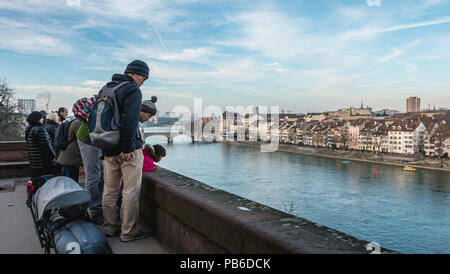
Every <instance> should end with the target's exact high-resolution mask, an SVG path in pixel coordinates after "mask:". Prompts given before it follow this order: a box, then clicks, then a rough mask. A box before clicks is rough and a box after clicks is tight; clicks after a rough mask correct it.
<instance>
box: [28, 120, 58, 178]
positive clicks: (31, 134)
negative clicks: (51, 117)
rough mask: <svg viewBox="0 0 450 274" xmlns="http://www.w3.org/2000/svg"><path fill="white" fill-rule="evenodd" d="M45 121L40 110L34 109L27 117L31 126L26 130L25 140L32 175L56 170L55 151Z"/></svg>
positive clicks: (45, 173)
mask: <svg viewBox="0 0 450 274" xmlns="http://www.w3.org/2000/svg"><path fill="white" fill-rule="evenodd" d="M43 121H44V117H43V115H42V113H40V112H39V111H33V112H32V113H31V114H30V115H29V116H28V118H27V122H28V124H29V126H28V127H27V128H26V130H25V140H26V143H27V152H28V159H29V162H30V168H31V176H32V177H39V176H42V175H47V174H54V172H55V163H54V159H55V151H54V150H53V146H52V142H51V140H50V136H49V135H48V132H47V130H46V129H45V127H44V125H43V124H42V122H43Z"/></svg>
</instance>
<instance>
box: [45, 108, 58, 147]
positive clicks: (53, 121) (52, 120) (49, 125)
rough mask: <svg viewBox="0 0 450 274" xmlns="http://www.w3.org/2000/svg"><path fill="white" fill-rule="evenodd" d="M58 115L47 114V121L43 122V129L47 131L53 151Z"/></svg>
mask: <svg viewBox="0 0 450 274" xmlns="http://www.w3.org/2000/svg"><path fill="white" fill-rule="evenodd" d="M58 126H59V123H58V115H57V114H56V113H49V114H48V115H47V120H46V122H45V128H46V129H47V132H48V135H50V140H51V141H52V144H53V149H55V133H56V129H57V128H58Z"/></svg>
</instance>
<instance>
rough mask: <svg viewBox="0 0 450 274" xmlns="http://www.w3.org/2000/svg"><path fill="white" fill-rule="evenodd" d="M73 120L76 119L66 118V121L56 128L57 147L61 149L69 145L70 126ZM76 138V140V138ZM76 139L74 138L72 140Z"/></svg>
mask: <svg viewBox="0 0 450 274" xmlns="http://www.w3.org/2000/svg"><path fill="white" fill-rule="evenodd" d="M73 120H75V119H70V120H66V121H64V122H62V123H61V124H60V125H59V126H58V128H57V129H56V134H55V147H56V149H58V150H59V151H62V150H65V149H66V148H67V146H68V145H69V143H68V139H69V128H70V124H71V123H72V122H73ZM74 140H76V139H74ZM74 140H72V142H73V141H74Z"/></svg>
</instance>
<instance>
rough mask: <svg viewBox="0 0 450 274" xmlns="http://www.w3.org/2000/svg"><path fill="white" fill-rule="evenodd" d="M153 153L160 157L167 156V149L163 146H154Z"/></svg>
mask: <svg viewBox="0 0 450 274" xmlns="http://www.w3.org/2000/svg"><path fill="white" fill-rule="evenodd" d="M153 151H155V154H156V155H158V156H162V157H165V156H166V149H165V148H164V147H163V146H162V145H154V146H153Z"/></svg>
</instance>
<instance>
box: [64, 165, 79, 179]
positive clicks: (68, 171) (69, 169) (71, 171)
mask: <svg viewBox="0 0 450 274" xmlns="http://www.w3.org/2000/svg"><path fill="white" fill-rule="evenodd" d="M79 170H80V167H78V166H65V165H62V166H61V175H62V176H67V177H70V178H72V179H73V180H74V181H75V182H77V183H78V175H79V173H78V172H79Z"/></svg>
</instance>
